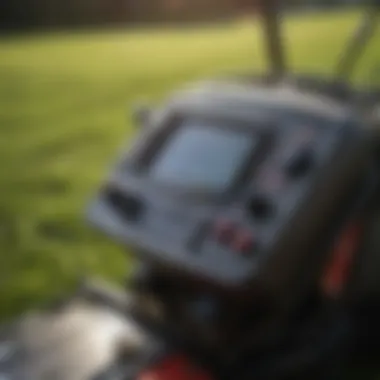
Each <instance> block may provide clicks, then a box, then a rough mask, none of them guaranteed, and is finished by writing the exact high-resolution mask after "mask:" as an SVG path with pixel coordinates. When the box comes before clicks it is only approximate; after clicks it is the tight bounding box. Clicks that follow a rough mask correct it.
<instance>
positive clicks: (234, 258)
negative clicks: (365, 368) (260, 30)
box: [88, 82, 373, 308]
mask: <svg viewBox="0 0 380 380" xmlns="http://www.w3.org/2000/svg"><path fill="white" fill-rule="evenodd" d="M186 118H193V119H194V118H196V119H198V120H213V121H214V122H216V123H218V122H220V124H221V125H222V124H223V125H226V126H230V128H234V127H235V125H244V128H246V129H248V133H252V135H254V136H264V137H263V139H264V140H265V139H266V141H269V142H270V143H269V144H267V145H265V144H263V145H262V149H261V150H260V153H259V154H258V156H257V155H256V156H254V157H255V158H254V159H253V161H252V163H251V165H252V170H251V171H249V175H247V176H246V177H244V178H243V177H242V181H241V182H239V183H235V186H232V187H231V188H229V189H227V190H226V191H224V192H222V193H220V194H214V196H213V195H212V194H211V195H210V194H207V195H204V196H202V194H199V193H196V194H193V193H191V192H190V191H186V189H177V188H174V187H171V186H169V185H168V186H162V184H160V185H159V184H157V183H155V182H154V181H152V180H151V178H150V177H149V175H145V174H144V171H141V170H139V165H140V163H141V160H142V159H143V157H144V155H143V154H142V152H146V151H149V147H150V146H151V145H154V144H155V142H156V140H157V139H159V138H160V137H159V136H162V135H163V134H164V135H165V134H168V135H170V128H172V127H173V124H174V125H175V123H180V121H181V120H186ZM359 120H360V119H357V118H356V117H355V115H354V114H353V113H352V112H351V110H350V109H349V108H348V107H347V106H346V105H345V104H340V103H337V102H334V101H333V100H331V99H330V98H327V97H326V98H325V97H323V96H318V95H311V94H309V93H305V92H301V91H299V90H297V89H294V88H292V87H290V86H286V85H278V86H274V85H273V86H260V85H249V84H247V85H244V84H235V83H222V82H218V83H212V82H210V83H205V84H202V85H200V86H194V87H192V88H189V89H187V90H184V91H182V92H179V93H176V94H175V95H174V96H173V98H172V99H169V101H168V102H167V103H166V105H165V106H164V107H163V108H162V109H160V110H158V111H156V112H155V115H154V117H153V118H152V119H151V125H149V126H146V128H144V129H143V130H142V133H141V134H140V136H138V138H137V139H136V141H135V142H134V144H133V145H132V146H131V147H130V148H129V149H128V150H127V151H126V152H124V153H123V154H122V155H121V157H120V159H119V161H118V162H117V164H116V166H115V169H114V171H113V172H112V173H111V175H110V176H109V178H108V179H107V181H106V183H105V185H104V186H103V187H102V189H101V191H100V192H99V194H97V196H96V197H95V199H94V201H93V202H92V203H91V205H90V208H89V212H88V217H89V220H90V222H91V223H92V224H93V225H95V226H96V227H97V228H99V229H100V230H102V231H103V232H105V233H106V234H108V235H109V236H111V237H113V238H114V239H116V240H117V241H119V242H121V243H123V244H125V245H126V246H128V247H131V248H132V249H133V250H134V251H135V252H136V253H137V254H138V255H139V257H140V258H142V259H143V260H147V261H149V262H150V263H153V264H157V265H158V266H161V267H164V268H166V269H168V270H169V271H173V272H176V273H177V274H183V276H184V277H186V276H187V277H188V278H193V279H194V280H202V281H205V282H206V283H208V284H210V285H211V286H213V287H216V288H218V289H221V290H222V291H227V292H232V293H234V294H240V293H241V294H242V293H244V294H246V293H247V292H248V293H250V292H253V293H259V294H262V295H265V296H266V297H270V298H271V299H273V300H275V302H277V303H278V304H281V305H283V306H284V307H286V308H288V307H290V306H291V305H292V303H293V302H295V301H296V300H297V299H300V297H302V295H303V294H305V292H308V291H309V290H310V287H311V286H314V285H315V281H317V277H318V276H319V274H320V269H321V268H322V267H323V264H324V262H325V257H324V254H323V252H321V251H320V250H319V243H320V240H321V238H322V237H323V234H324V233H325V232H326V227H328V226H329V225H330V224H331V223H332V220H333V219H334V217H335V216H336V213H337V210H338V209H339V207H340V203H341V200H342V199H343V198H344V195H345V194H347V193H349V192H350V191H351V190H352V189H353V188H354V187H355V186H356V185H357V184H358V183H359V182H360V180H361V178H362V175H363V172H364V171H365V169H366V168H367V167H368V165H369V163H370V162H371V159H372V153H373V152H372V144H371V134H370V133H369V131H368V130H367V129H366V128H363V126H362V125H361V122H360V121H359ZM164 146H165V145H164ZM194 154H196V152H194ZM302 155H304V156H306V158H307V160H308V161H307V165H306V168H305V167H304V166H302V162H301V169H302V168H303V170H301V172H297V170H296V171H295V172H293V171H292V169H291V168H292V165H295V166H297V164H294V161H296V162H297V159H299V160H300V161H302ZM300 157H301V158H300ZM150 160H154V156H153V157H150ZM297 173H298V174H297ZM115 194H116V196H115ZM110 195H111V196H110ZM112 195H113V197H112ZM255 197H259V198H260V199H261V200H262V199H265V201H266V202H268V203H269V204H270V206H271V210H272V211H273V212H272V213H271V215H270V216H269V217H267V218H260V217H255V215H252V207H251V205H252V200H254V199H255ZM118 204H120V206H121V207H120V208H119V207H118ZM122 209H123V210H124V211H123V210H122ZM220 219H223V220H225V219H227V220H230V221H233V222H234V223H236V225H237V226H239V227H241V228H244V229H245V230H246V231H247V230H248V231H250V233H251V234H252V236H253V237H254V240H255V243H256V244H255V246H254V249H253V250H252V252H250V254H245V255H241V254H239V253H237V252H234V251H233V249H231V248H230V247H226V246H225V245H222V244H220V243H219V242H217V241H216V240H215V238H214V236H213V233H212V231H213V225H214V223H215V222H216V221H217V220H220ZM310 266H312V267H313V271H307V268H308V267H309V269H310ZM305 271H306V272H305ZM305 273H310V275H307V276H306V275H305Z"/></svg>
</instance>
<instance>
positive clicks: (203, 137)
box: [149, 121, 257, 191]
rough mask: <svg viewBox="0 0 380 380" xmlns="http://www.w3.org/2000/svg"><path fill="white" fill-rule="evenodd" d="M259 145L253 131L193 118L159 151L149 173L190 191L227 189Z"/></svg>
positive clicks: (161, 180) (152, 176) (162, 180)
mask: <svg viewBox="0 0 380 380" xmlns="http://www.w3.org/2000/svg"><path fill="white" fill-rule="evenodd" d="M256 146H257V139H255V137H254V135H253V134H251V133H247V132H245V131H242V130H239V129H237V128H236V129H233V128H218V126H215V125H207V124H204V123H199V122H191V121H189V122H186V123H184V124H183V125H181V126H180V127H179V128H177V129H176V130H175V132H173V134H172V135H171V136H170V138H169V139H168V140H167V141H166V142H165V144H164V145H163V147H162V148H161V149H160V150H159V152H158V154H157V155H156V157H155V159H154V160H153V162H152V163H151V165H150V168H149V176H150V177H151V178H152V179H154V180H156V181H159V182H163V183H165V184H167V185H173V186H179V187H182V188H185V189H190V190H196V191H221V190H225V189H226V188H228V187H229V186H230V185H231V184H232V182H233V181H234V179H235V176H236V174H237V172H238V171H239V169H240V168H241V166H242V165H244V164H245V162H246V160H247V158H248V157H249V155H250V154H251V153H252V150H253V149H255V148H256Z"/></svg>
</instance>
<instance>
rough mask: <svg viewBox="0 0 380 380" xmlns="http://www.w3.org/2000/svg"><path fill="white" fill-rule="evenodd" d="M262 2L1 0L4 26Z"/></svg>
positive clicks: (171, 14)
mask: <svg viewBox="0 0 380 380" xmlns="http://www.w3.org/2000/svg"><path fill="white" fill-rule="evenodd" d="M260 1H261V0H260ZM365 1H368V0H278V3H279V4H280V5H281V6H282V7H290V8H293V9H294V8H304V7H310V6H312V7H316V8H318V7H334V6H336V5H350V4H358V3H363V2H365ZM258 3H259V0H64V1H62V0H1V1H0V30H4V31H5V30H7V31H18V30H25V29H36V28H43V29H46V28H48V29H49V28H60V29H62V28H67V27H71V28H72V27H83V26H107V25H115V24H123V25H130V24H138V23H168V22H175V23H184V22H194V21H212V20H213V21H220V20H226V19H231V18H234V17H236V16H237V15H242V14H247V13H249V14H252V13H253V12H255V10H256V9H257V6H258Z"/></svg>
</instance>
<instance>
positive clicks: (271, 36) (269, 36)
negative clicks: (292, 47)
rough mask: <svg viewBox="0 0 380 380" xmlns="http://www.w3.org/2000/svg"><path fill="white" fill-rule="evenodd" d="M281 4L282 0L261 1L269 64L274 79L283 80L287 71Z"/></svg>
mask: <svg viewBox="0 0 380 380" xmlns="http://www.w3.org/2000/svg"><path fill="white" fill-rule="evenodd" d="M279 2H280V0H260V2H259V6H260V14H261V17H262V24H263V25H262V26H263V32H264V38H265V44H266V50H267V57H268V63H269V66H270V70H271V76H272V77H273V78H274V79H281V78H282V77H283V75H284V74H285V71H286V63H285V53H284V49H283V44H282V32H281V16H280V10H279Z"/></svg>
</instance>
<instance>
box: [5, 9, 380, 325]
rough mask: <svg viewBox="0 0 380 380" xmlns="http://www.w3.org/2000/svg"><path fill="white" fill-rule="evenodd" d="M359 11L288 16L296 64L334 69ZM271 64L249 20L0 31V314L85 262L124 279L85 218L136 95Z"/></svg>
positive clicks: (113, 253) (52, 289) (72, 274)
mask: <svg viewBox="0 0 380 380" xmlns="http://www.w3.org/2000/svg"><path fill="white" fill-rule="evenodd" d="M359 16H360V15H359V13H355V12H348V13H344V14H339V13H332V14H328V15H327V14H324V15H313V16H305V15H304V16H292V17H289V18H288V19H287V23H286V35H287V43H288V45H289V59H290V62H291V64H292V67H293V68H294V69H295V70H302V71H312V72H320V73H329V72H331V69H332V68H333V67H334V62H335V61H336V59H337V57H338V55H339V52H340V50H341V44H342V42H343V41H345V40H346V38H347V37H348V36H349V33H350V31H351V30H352V28H353V27H354V26H355V25H356V24H357V22H358V21H359ZM376 46H377V49H376ZM379 46H380V36H376V38H375V39H374V40H373V41H372V44H371V47H370V49H369V51H368V53H367V54H366V56H365V57H364V59H363V60H362V62H361V66H360V70H359V71H358V72H357V75H356V76H355V80H357V81H362V82H365V83H372V84H374V83H375V81H376V80H377V83H379V81H380V49H379ZM376 64H377V72H376ZM264 67H265V59H264V56H263V54H262V45H261V42H260V32H259V29H258V27H257V25H256V24H255V22H254V21H249V20H248V21H247V20H245V21H239V22H236V23H231V24H228V25H219V26H212V27H211V26H210V27H208V28H206V27H202V28H183V29H166V30H164V29H155V30H133V31H129V30H120V29H119V30H112V31H102V32H99V31H95V32H90V31H88V32H84V31H82V32H75V33H74V32H73V33H52V34H43V35H34V36H31V35H29V36H24V37H23V36H17V37H3V38H0V319H5V318H8V317H11V316H13V315H15V314H17V313H19V312H22V311H24V310H26V309H28V308H30V307H34V306H36V305H39V304H40V303H41V302H45V301H47V300H49V299H51V298H52V297H55V296H56V295H58V294H60V293H64V292H67V291H69V290H70V289H71V288H72V287H73V286H74V284H75V280H76V279H77V277H78V274H79V273H80V272H81V271H83V270H85V271H86V273H89V274H94V275H97V276H102V277H105V278H107V279H109V280H113V281H117V282H119V281H121V280H122V279H123V277H124V275H125V272H126V270H127V268H128V267H130V265H128V260H125V258H124V254H123V250H122V249H121V247H117V246H116V245H114V244H113V243H112V242H110V241H108V240H107V239H106V238H104V237H103V236H101V235H100V234H98V233H96V232H94V231H92V230H91V229H90V228H89V227H88V226H87V225H86V223H85V220H84V209H85V206H86V203H87V202H88V200H89V198H90V197H91V195H92V194H93V193H94V192H95V191H96V189H97V187H98V186H99V184H100V182H101V179H102V178H103V177H104V175H105V173H106V171H107V168H108V167H109V166H110V164H112V162H113V159H114V156H115V153H116V152H117V150H118V149H120V147H121V146H123V145H124V144H125V142H126V141H127V140H128V139H129V138H130V137H131V136H133V134H134V133H135V130H134V129H133V126H132V123H131V119H130V112H129V110H130V106H131V105H132V104H133V103H134V101H135V100H138V99H142V98H143V99H144V98H146V99H150V100H151V101H152V102H158V101H159V100H161V99H162V98H163V97H164V96H165V95H166V94H168V93H169V92H170V91H171V90H173V89H175V88H176V86H178V85H181V84H184V83H186V82H188V81H191V80H194V79H201V78H203V77H207V76H209V75H216V74H219V73H226V72H237V71H239V70H245V71H247V70H252V71H258V70H260V71H261V70H263V68H264Z"/></svg>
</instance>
